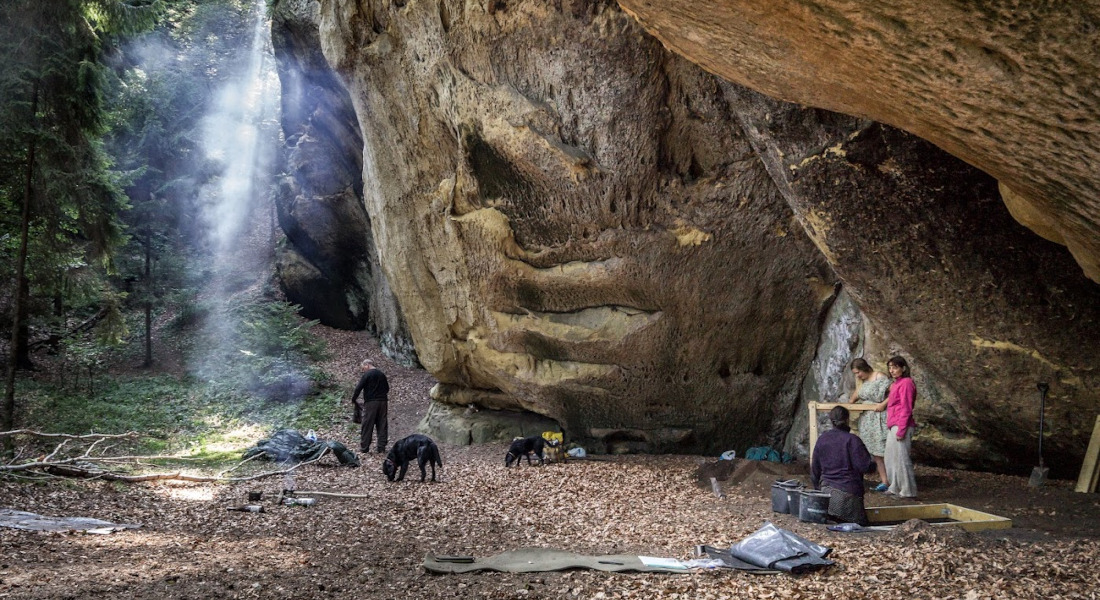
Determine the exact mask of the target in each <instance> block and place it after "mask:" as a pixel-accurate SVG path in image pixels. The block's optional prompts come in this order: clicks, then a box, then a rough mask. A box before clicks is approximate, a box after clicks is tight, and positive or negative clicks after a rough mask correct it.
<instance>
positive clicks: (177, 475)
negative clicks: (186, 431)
mask: <svg viewBox="0 0 1100 600" xmlns="http://www.w3.org/2000/svg"><path fill="white" fill-rule="evenodd" d="M16 434H23V435H31V436H35V437H41V438H54V439H60V440H61V441H60V443H58V444H57V445H56V446H55V447H54V448H53V450H52V451H51V452H49V453H48V454H46V455H45V456H43V457H42V458H38V459H34V460H28V461H27V462H22V463H12V464H6V465H0V475H5V476H16V475H23V476H27V475H31V474H34V473H42V474H45V475H51V476H56V477H77V478H82V479H102V480H105V481H125V482H131V483H137V482H144V481H164V480H176V481H191V482H199V483H223V482H224V483H229V482H238V481H252V480H255V479H262V478H264V477H271V476H273V475H286V474H288V473H292V472H294V471H295V470H297V469H299V468H301V467H303V466H305V465H309V464H313V463H315V462H317V461H319V460H321V459H322V458H324V457H325V456H326V455H328V454H329V453H330V452H331V449H330V448H327V447H326V448H325V449H324V450H323V451H322V452H321V453H320V454H318V455H317V456H316V457H314V458H312V459H310V460H307V461H304V462H300V463H297V464H295V465H293V466H291V467H289V468H286V469H278V470H273V471H264V472H262V473H257V474H255V475H248V476H242V477H226V474H227V473H230V472H232V471H234V470H236V469H239V468H240V467H241V466H242V465H244V464H245V463H248V462H250V461H252V460H254V459H256V458H260V457H262V456H263V455H262V454H259V455H256V456H252V457H249V458H247V459H245V460H242V461H241V462H240V463H238V464H237V465H235V466H233V467H230V468H228V469H226V470H224V471H221V472H220V473H218V474H217V475H190V474H187V473H184V472H182V471H173V472H165V473H135V474H130V473H125V472H120V471H118V470H112V468H108V466H107V465H111V466H112V467H115V468H116V469H117V467H120V466H124V465H125V464H131V465H144V464H145V463H147V462H148V461H155V460H171V461H183V460H198V459H196V458H193V457H183V456H171V455H121V456H103V455H101V454H92V452H93V451H95V450H96V447H97V446H98V445H99V444H100V443H101V442H103V441H105V440H107V439H118V438H127V437H135V436H137V435H138V434H137V433H136V432H129V433H124V434H87V435H70V434H64V433H43V432H40V431H33V430H29V429H18V430H14V431H6V432H0V437H3V436H11V435H16ZM70 442H85V443H87V447H86V448H85V449H83V451H82V450H80V449H79V447H76V448H74V447H72V446H70ZM73 445H74V446H75V445H76V444H73ZM112 447H113V446H109V447H107V448H106V449H103V451H106V450H107V449H110V448H112ZM63 451H64V454H62V452H63Z"/></svg>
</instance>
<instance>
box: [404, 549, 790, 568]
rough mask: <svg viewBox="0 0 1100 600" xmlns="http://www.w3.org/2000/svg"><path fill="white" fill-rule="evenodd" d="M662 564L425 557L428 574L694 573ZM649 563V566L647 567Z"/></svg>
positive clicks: (553, 552) (558, 557)
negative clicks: (570, 571) (490, 572)
mask: <svg viewBox="0 0 1100 600" xmlns="http://www.w3.org/2000/svg"><path fill="white" fill-rule="evenodd" d="M661 560H669V561H671V562H672V563H677V562H678V561H675V560H672V559H651V558H650V557H640V556H638V555H636V554H605V555H603V556H589V555H585V554H576V553H574V552H567V551H565V550H558V549H556V548H521V549H519V550H513V551H511V552H504V553H502V554H497V555H496V556H489V557H487V558H474V557H470V556H465V557H463V556H435V555H432V554H429V555H427V556H426V557H424V569H425V570H426V571H428V572H429V573H472V572H474V571H502V572H505V573H540V572H544V571H563V570H565V569H592V570H596V571H609V572H638V573H679V574H687V573H691V572H692V570H691V569H686V568H683V567H664V566H659V563H660V561H661ZM647 563H648V564H647ZM746 567H748V568H745V569H741V570H743V571H748V572H752V573H777V572H778V571H774V570H771V569H760V568H758V567H753V566H751V565H746Z"/></svg>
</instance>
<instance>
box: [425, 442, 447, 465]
mask: <svg viewBox="0 0 1100 600" xmlns="http://www.w3.org/2000/svg"><path fill="white" fill-rule="evenodd" d="M428 459H429V460H432V461H434V462H435V464H437V465H439V466H440V468H442V467H443V457H442V456H441V455H440V454H439V446H437V445H435V444H434V443H433V444H432V455H431V456H430V457H428Z"/></svg>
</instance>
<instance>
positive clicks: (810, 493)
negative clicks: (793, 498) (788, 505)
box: [798, 490, 831, 523]
mask: <svg viewBox="0 0 1100 600" xmlns="http://www.w3.org/2000/svg"><path fill="white" fill-rule="evenodd" d="M801 496H802V497H801V498H799V505H798V520H799V521H805V522H807V523H825V522H826V518H827V517H828V516H829V499H830V498H831V496H829V494H826V493H824V492H818V491H815V490H805V491H803V492H802V493H801Z"/></svg>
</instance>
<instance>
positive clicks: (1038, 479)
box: [1027, 383, 1050, 487]
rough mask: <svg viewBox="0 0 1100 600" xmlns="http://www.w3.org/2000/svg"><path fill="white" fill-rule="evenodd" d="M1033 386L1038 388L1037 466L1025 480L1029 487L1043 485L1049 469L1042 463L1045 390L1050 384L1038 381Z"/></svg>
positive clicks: (1045, 403)
mask: <svg viewBox="0 0 1100 600" xmlns="http://www.w3.org/2000/svg"><path fill="white" fill-rule="evenodd" d="M1035 387H1037V388H1039V466H1038V467H1035V468H1033V469H1032V470H1031V478H1030V479H1028V480H1027V484H1028V486H1030V487H1039V486H1041V485H1043V484H1044V483H1046V480H1047V475H1049V474H1050V469H1049V468H1047V467H1046V466H1044V465H1043V412H1044V410H1045V409H1046V405H1047V390H1049V389H1050V386H1049V385H1047V384H1046V383H1040V384H1038V385H1036V386H1035Z"/></svg>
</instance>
